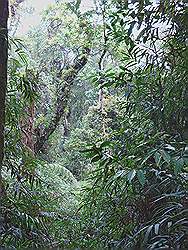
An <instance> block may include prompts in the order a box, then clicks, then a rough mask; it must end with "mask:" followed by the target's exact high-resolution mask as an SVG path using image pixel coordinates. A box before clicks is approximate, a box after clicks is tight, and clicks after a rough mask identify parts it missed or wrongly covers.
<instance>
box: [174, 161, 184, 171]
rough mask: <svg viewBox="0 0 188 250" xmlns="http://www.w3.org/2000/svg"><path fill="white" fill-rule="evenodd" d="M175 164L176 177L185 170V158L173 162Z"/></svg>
mask: <svg viewBox="0 0 188 250" xmlns="http://www.w3.org/2000/svg"><path fill="white" fill-rule="evenodd" d="M173 162H174V173H175V175H178V174H179V173H180V172H181V170H182V168H183V165H184V160H183V158H180V159H175V160H173Z"/></svg>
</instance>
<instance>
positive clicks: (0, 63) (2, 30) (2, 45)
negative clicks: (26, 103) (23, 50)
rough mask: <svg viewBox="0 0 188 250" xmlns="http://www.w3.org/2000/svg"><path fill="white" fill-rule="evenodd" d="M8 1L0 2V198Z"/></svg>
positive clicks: (0, 187) (2, 0)
mask: <svg viewBox="0 0 188 250" xmlns="http://www.w3.org/2000/svg"><path fill="white" fill-rule="evenodd" d="M7 21H8V0H0V196H2V194H3V185H2V174H1V170H2V162H3V157H4V125H5V96H6V86H7V59H8V29H7Z"/></svg>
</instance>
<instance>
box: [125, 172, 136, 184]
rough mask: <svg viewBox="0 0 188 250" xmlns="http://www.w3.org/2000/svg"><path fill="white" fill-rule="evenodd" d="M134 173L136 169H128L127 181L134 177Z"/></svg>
mask: <svg viewBox="0 0 188 250" xmlns="http://www.w3.org/2000/svg"><path fill="white" fill-rule="evenodd" d="M135 175H136V170H135V169H133V170H132V171H130V172H129V173H128V175H127V179H128V181H129V183H131V182H132V180H133V179H134V177H135Z"/></svg>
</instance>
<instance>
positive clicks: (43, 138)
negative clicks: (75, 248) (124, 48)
mask: <svg viewBox="0 0 188 250" xmlns="http://www.w3.org/2000/svg"><path fill="white" fill-rule="evenodd" d="M89 54H90V49H89V48H85V49H84V54H83V55H82V56H81V57H80V58H79V59H78V60H77V61H76V62H75V64H74V65H72V66H71V68H70V70H68V72H69V73H68V75H66V76H64V77H63V83H64V84H63V86H62V88H61V89H60V91H59V94H58V96H57V100H56V110H55V112H54V116H53V117H52V118H51V121H50V122H49V125H48V127H46V128H44V129H43V131H40V130H39V129H37V130H39V131H38V132H39V133H38V136H37V140H36V143H35V154H38V153H39V152H40V151H41V150H42V148H43V146H44V144H45V142H47V141H48V138H49V137H50V135H51V134H53V132H54V131H55V130H56V128H57V127H58V125H59V123H60V121H61V119H62V118H63V117H64V116H65V110H66V107H67V105H68V101H69V99H70V94H71V89H72V85H73V83H74V80H75V78H76V77H77V75H78V73H79V72H80V70H82V69H83V67H84V66H85V65H86V63H87V61H88V56H89Z"/></svg>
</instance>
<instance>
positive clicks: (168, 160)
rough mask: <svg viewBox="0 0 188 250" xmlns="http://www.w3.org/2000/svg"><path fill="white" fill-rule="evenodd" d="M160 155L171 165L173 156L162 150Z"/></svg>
mask: <svg viewBox="0 0 188 250" xmlns="http://www.w3.org/2000/svg"><path fill="white" fill-rule="evenodd" d="M160 153H161V155H162V157H163V159H164V160H165V161H166V163H170V161H171V156H170V155H169V154H168V153H167V152H166V151H165V150H160Z"/></svg>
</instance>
